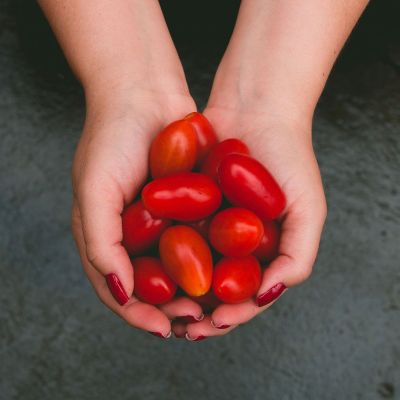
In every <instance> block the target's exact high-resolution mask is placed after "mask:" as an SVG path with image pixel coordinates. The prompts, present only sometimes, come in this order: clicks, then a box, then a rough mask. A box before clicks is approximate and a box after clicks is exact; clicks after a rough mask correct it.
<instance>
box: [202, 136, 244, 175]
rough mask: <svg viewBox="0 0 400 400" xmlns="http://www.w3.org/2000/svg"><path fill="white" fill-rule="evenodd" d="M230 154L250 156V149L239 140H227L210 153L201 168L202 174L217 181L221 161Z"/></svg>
mask: <svg viewBox="0 0 400 400" xmlns="http://www.w3.org/2000/svg"><path fill="white" fill-rule="evenodd" d="M230 154H247V155H248V154H250V152H249V148H248V147H247V146H246V145H245V144H244V143H243V142H242V141H241V140H239V139H226V140H224V141H222V142H220V143H218V144H217V145H216V146H214V148H213V149H212V150H211V151H210V153H209V154H208V156H207V158H206V159H205V160H204V163H203V165H202V167H201V172H202V173H203V174H205V175H208V176H209V177H210V178H212V179H214V180H217V172H218V167H219V165H220V163H221V161H222V160H223V159H224V158H225V157H227V156H228V155H230Z"/></svg>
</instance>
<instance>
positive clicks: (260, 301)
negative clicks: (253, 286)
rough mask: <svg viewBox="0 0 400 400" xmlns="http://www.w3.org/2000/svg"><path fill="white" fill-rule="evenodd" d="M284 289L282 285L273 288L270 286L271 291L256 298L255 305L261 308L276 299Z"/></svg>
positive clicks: (278, 284)
mask: <svg viewBox="0 0 400 400" xmlns="http://www.w3.org/2000/svg"><path fill="white" fill-rule="evenodd" d="M285 289H286V286H285V285H284V284H283V283H277V284H276V285H275V286H272V288H271V289H269V290H267V291H266V292H265V293H263V294H260V295H259V296H258V297H257V305H258V307H263V306H265V305H267V304H269V303H271V302H272V301H274V300H275V299H277V298H278V297H279V296H280V295H281V294H282V292H283V291H284V290H285Z"/></svg>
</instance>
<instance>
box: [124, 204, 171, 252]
mask: <svg viewBox="0 0 400 400" xmlns="http://www.w3.org/2000/svg"><path fill="white" fill-rule="evenodd" d="M169 225H171V221H169V220H167V219H160V218H153V217H152V215H151V214H150V213H149V212H148V211H147V210H146V209H145V208H144V206H143V203H142V201H141V200H138V201H136V202H135V203H133V204H131V205H130V206H129V207H127V208H126V209H125V210H124V212H123V213H122V234H123V239H122V244H123V245H124V247H125V249H126V251H127V252H128V253H129V254H130V255H131V256H137V255H140V254H143V253H144V252H145V251H146V250H148V249H150V248H151V247H153V246H154V245H156V244H157V242H158V239H159V238H160V236H161V233H162V232H163V231H164V230H165V229H166V228H167V227H168V226H169Z"/></svg>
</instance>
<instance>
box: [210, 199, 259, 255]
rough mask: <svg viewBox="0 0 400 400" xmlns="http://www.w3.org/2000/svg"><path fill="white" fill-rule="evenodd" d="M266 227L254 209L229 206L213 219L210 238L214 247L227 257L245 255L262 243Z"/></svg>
mask: <svg viewBox="0 0 400 400" xmlns="http://www.w3.org/2000/svg"><path fill="white" fill-rule="evenodd" d="M263 233H264V227H263V224H262V222H261V220H260V219H259V218H258V217H257V215H255V214H254V213H253V212H252V211H249V210H246V209H245V208H239V207H231V208H227V209H225V210H223V211H221V212H219V213H218V214H216V215H215V217H214V218H213V219H212V221H211V224H210V228H209V234H208V237H209V240H210V243H211V244H212V245H213V247H214V248H215V249H216V250H218V251H219V252H220V253H222V254H223V255H224V256H227V257H244V256H247V255H249V254H251V253H252V252H253V251H254V250H255V249H256V248H257V247H258V245H259V244H260V242H261V239H262V237H263Z"/></svg>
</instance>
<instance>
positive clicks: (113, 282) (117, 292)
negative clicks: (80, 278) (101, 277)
mask: <svg viewBox="0 0 400 400" xmlns="http://www.w3.org/2000/svg"><path fill="white" fill-rule="evenodd" d="M106 282H107V286H108V288H109V289H110V292H111V294H112V295H113V296H114V299H115V300H117V302H118V303H119V304H120V305H121V306H123V305H124V304H125V303H126V302H127V301H128V300H129V297H128V295H127V294H126V292H125V289H124V287H123V286H122V283H121V282H120V280H119V279H118V276H117V275H116V274H108V275H106Z"/></svg>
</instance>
